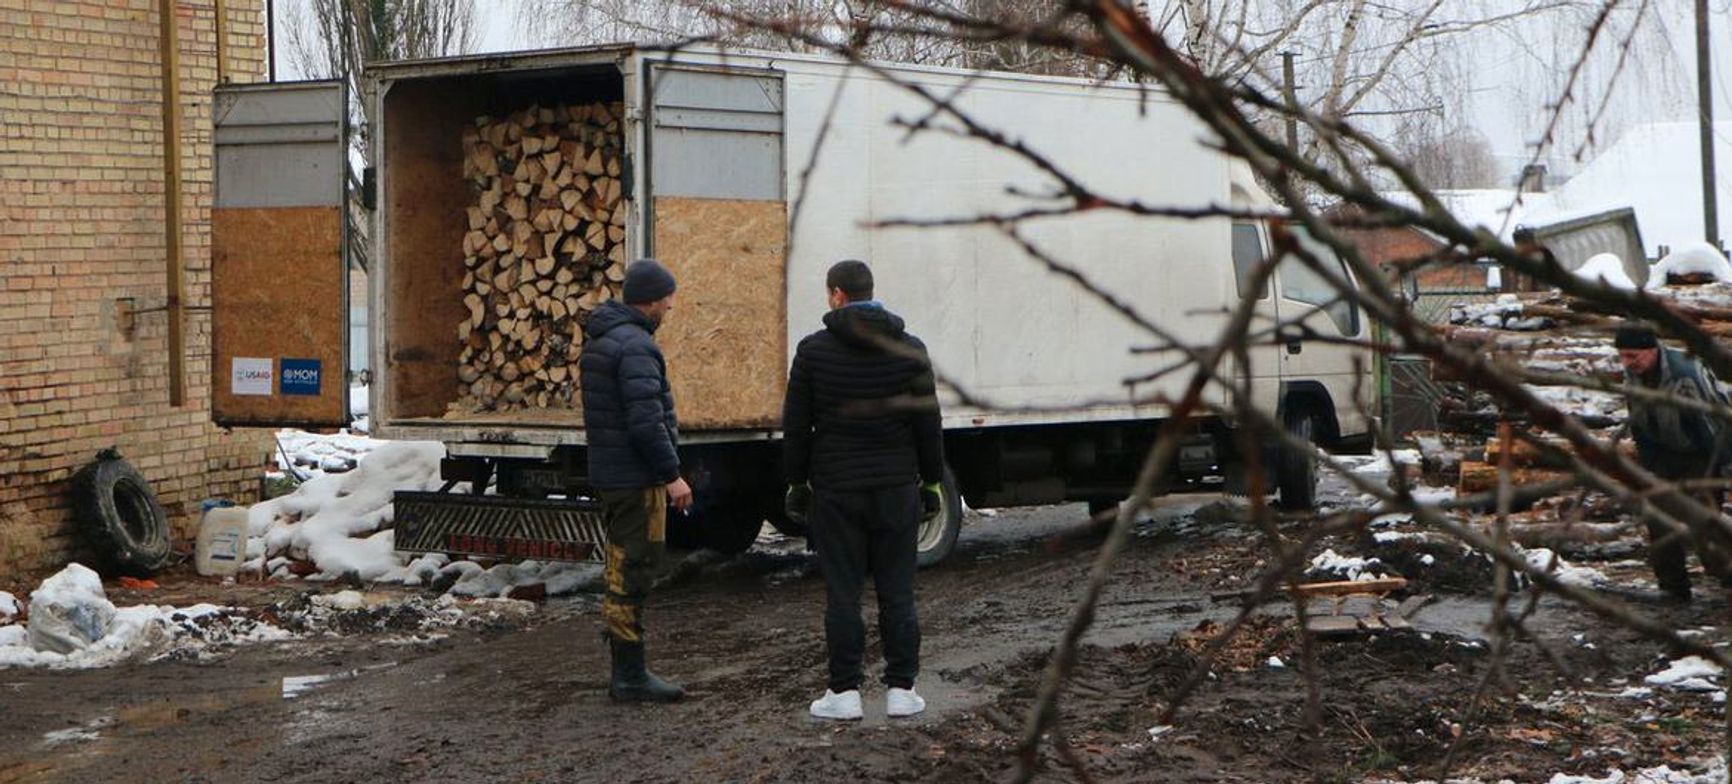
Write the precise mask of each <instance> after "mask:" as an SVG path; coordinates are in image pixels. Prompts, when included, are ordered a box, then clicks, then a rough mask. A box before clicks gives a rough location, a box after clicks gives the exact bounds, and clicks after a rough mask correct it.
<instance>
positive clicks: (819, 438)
mask: <svg viewBox="0 0 1732 784" xmlns="http://www.w3.org/2000/svg"><path fill="white" fill-rule="evenodd" d="M782 429H783V433H784V437H785V439H786V440H785V441H784V444H783V458H784V467H785V468H786V471H787V478H788V482H789V483H791V484H801V483H806V482H810V483H811V484H812V486H813V487H815V488H822V489H835V490H868V489H873V488H880V487H891V486H895V485H909V484H914V483H915V482H917V481H919V482H927V483H931V482H937V481H939V480H940V479H942V477H943V475H944V442H943V431H942V428H941V423H940V420H939V411H938V397H937V391H936V386H935V384H934V381H933V375H932V362H931V360H930V359H929V358H928V357H927V355H926V346H925V344H923V343H921V342H920V340H919V339H918V338H916V337H914V336H913V335H910V334H908V333H907V332H906V331H905V330H904V328H903V322H902V319H901V318H899V317H897V316H896V314H894V313H891V312H889V311H887V310H885V309H884V308H882V307H880V306H878V305H877V304H876V303H855V304H853V305H849V306H848V307H845V308H841V309H839V310H833V311H830V312H829V313H827V314H825V316H824V329H822V330H819V331H818V332H814V333H812V334H811V335H809V336H807V337H806V338H805V339H804V340H801V341H800V345H799V347H798V348H797V349H795V351H794V364H793V368H792V369H791V370H790V371H789V373H788V396H787V399H786V401H785V403H784V405H783V407H782Z"/></svg>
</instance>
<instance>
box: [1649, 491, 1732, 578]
mask: <svg viewBox="0 0 1732 784" xmlns="http://www.w3.org/2000/svg"><path fill="white" fill-rule="evenodd" d="M1692 495H1693V497H1694V498H1695V500H1696V501H1698V502H1700V503H1702V504H1705V505H1707V506H1708V508H1710V509H1713V510H1715V511H1718V510H1719V509H1720V507H1721V505H1722V504H1724V503H1725V501H1726V494H1725V493H1724V492H1722V491H1698V492H1696V493H1693V494H1692ZM1682 501H1683V498H1682V494H1681V493H1662V494H1660V495H1659V496H1656V497H1655V498H1654V499H1653V500H1652V501H1651V503H1653V504H1654V506H1656V507H1658V508H1660V509H1661V510H1664V511H1666V512H1668V513H1669V514H1671V515H1672V516H1673V518H1674V519H1677V520H1684V521H1687V522H1686V524H1685V525H1686V528H1688V530H1687V531H1680V530H1678V529H1676V528H1672V527H1671V526H1668V525H1666V524H1664V523H1661V522H1660V521H1659V520H1658V519H1657V518H1656V517H1654V516H1653V515H1649V516H1648V518H1647V519H1646V520H1645V521H1644V522H1645V523H1646V524H1647V527H1648V564H1649V565H1650V566H1652V567H1654V577H1655V580H1656V582H1658V583H1659V584H1660V590H1662V591H1665V592H1667V593H1669V594H1673V595H1675V596H1685V597H1687V596H1689V595H1690V572H1689V565H1688V563H1687V562H1686V559H1687V558H1688V556H1689V548H1690V547H1691V546H1692V545H1694V546H1695V548H1696V557H1698V558H1700V559H1702V570H1703V571H1705V572H1707V573H1708V576H1709V577H1712V578H1714V579H1715V580H1717V581H1719V583H1720V586H1721V587H1723V588H1732V536H1728V535H1727V533H1726V530H1725V529H1724V528H1722V527H1721V526H1720V524H1719V522H1718V521H1704V520H1693V519H1691V517H1690V515H1689V513H1688V512H1687V511H1685V509H1684V508H1683V507H1684V506H1685V504H1683V503H1682Z"/></svg>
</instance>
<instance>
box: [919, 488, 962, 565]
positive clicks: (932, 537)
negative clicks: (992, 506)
mask: <svg viewBox="0 0 1732 784" xmlns="http://www.w3.org/2000/svg"><path fill="white" fill-rule="evenodd" d="M939 487H940V491H939V493H938V496H939V498H940V499H942V501H943V503H942V504H941V505H940V506H939V509H938V516H937V517H934V518H932V519H931V520H927V521H923V522H921V523H920V534H919V538H918V539H916V540H915V552H916V553H917V556H918V558H917V562H918V563H919V565H920V566H921V567H922V568H925V567H928V566H931V565H933V564H935V563H938V562H939V561H942V560H944V559H945V558H948V557H950V552H951V551H952V550H955V549H956V537H957V535H958V534H960V533H962V495H961V493H959V492H958V491H957V489H956V475H955V474H953V473H951V472H950V467H949V466H945V467H944V482H943V483H942V484H941V485H940V486H939Z"/></svg>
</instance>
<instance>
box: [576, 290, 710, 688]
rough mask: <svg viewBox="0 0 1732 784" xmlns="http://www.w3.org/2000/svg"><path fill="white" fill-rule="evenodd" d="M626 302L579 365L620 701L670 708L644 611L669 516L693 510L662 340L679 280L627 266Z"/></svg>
mask: <svg viewBox="0 0 1732 784" xmlns="http://www.w3.org/2000/svg"><path fill="white" fill-rule="evenodd" d="M621 296H622V297H623V298H624V299H625V301H624V302H620V301H619V300H609V301H607V302H604V303H602V306H601V307H600V308H597V309H596V311H595V312H594V313H593V314H591V315H590V317H589V323H588V324H586V325H585V329H584V334H585V336H586V338H587V339H586V340H585V341H584V343H583V355H582V356H581V357H579V358H578V374H579V378H580V381H579V384H580V385H581V386H582V389H583V426H584V436H585V438H586V439H587V440H588V442H589V450H588V452H589V483H590V485H591V486H592V487H594V488H595V490H596V494H597V495H599V496H600V497H601V501H602V504H603V506H604V507H605V508H606V510H607V596H606V597H605V598H603V599H602V603H601V615H602V619H603V621H604V622H605V623H606V635H607V638H608V644H609V652H610V653H611V655H612V658H613V682H612V684H611V685H610V686H609V688H608V696H610V697H612V698H613V699H615V700H617V701H621V702H646V701H647V702H671V701H674V700H677V699H680V698H681V697H683V696H685V691H684V690H682V689H681V688H680V687H679V686H678V685H676V684H673V683H669V682H668V681H665V680H662V679H661V678H659V677H657V676H656V675H655V673H652V672H650V671H649V670H648V669H647V668H646V667H645V665H644V639H643V638H644V633H643V604H644V600H645V599H647V598H648V597H649V589H650V583H651V582H652V581H653V580H654V578H655V570H656V568H657V567H658V566H659V565H660V563H661V559H662V554H663V552H664V549H665V548H666V542H667V513H668V505H669V504H670V503H671V504H672V505H673V507H674V508H676V509H682V510H683V509H686V508H689V507H690V506H691V504H692V490H691V487H689V486H688V485H687V484H686V480H684V479H682V478H681V477H680V458H679V454H678V453H677V452H676V451H675V450H676V448H677V447H678V446H679V441H680V429H679V423H678V420H677V419H676V418H675V417H674V397H673V392H672V391H671V387H670V386H669V385H668V373H667V362H666V360H664V359H663V358H662V352H661V349H660V348H659V347H657V346H656V342H655V331H656V328H657V327H660V326H661V323H662V319H663V318H664V317H666V316H667V313H668V311H670V310H672V309H673V301H674V276H673V274H672V273H670V272H668V270H667V268H665V267H663V266H662V265H661V264H659V263H657V262H656V261H655V260H654V259H642V260H639V261H634V262H632V263H631V265H630V266H628V267H626V271H625V285H624V287H623V289H622V290H621Z"/></svg>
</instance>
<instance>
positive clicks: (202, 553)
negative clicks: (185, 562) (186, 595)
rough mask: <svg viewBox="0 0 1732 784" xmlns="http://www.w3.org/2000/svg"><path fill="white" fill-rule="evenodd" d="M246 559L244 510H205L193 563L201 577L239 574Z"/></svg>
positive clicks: (233, 508) (241, 507)
mask: <svg viewBox="0 0 1732 784" xmlns="http://www.w3.org/2000/svg"><path fill="white" fill-rule="evenodd" d="M246 555H247V508H246V507H244V506H222V507H217V508H215V509H208V510H206V511H205V513H204V520H202V521H201V522H200V523H199V527H198V541H197V544H196V545H195V546H194V548H193V562H194V566H195V567H196V568H197V569H198V573H199V574H202V575H207V576H209V575H228V574H234V573H235V572H238V571H240V568H241V562H242V561H244V560H246Z"/></svg>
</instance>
